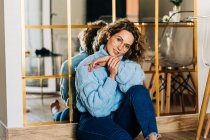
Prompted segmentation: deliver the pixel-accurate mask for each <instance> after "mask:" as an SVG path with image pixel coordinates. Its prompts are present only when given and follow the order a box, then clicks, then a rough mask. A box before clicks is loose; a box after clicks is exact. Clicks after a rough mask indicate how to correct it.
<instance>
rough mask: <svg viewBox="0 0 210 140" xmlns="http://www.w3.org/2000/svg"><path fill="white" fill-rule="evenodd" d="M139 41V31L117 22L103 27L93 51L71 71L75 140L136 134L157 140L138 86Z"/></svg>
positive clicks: (143, 93)
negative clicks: (76, 119)
mask: <svg viewBox="0 0 210 140" xmlns="http://www.w3.org/2000/svg"><path fill="white" fill-rule="evenodd" d="M143 43H144V41H143V39H142V36H141V34H140V32H139V30H138V28H137V27H136V26H135V25H134V24H133V23H132V22H130V21H129V20H126V19H121V20H118V21H116V22H115V23H112V24H110V25H108V26H106V27H105V28H104V29H103V30H102V31H101V32H100V34H99V36H98V40H97V41H96V43H95V45H96V49H97V48H98V47H100V49H99V51H98V52H95V53H94V54H93V55H90V56H89V57H87V58H86V59H84V60H83V61H82V62H81V63H80V64H79V66H78V68H77V71H76V83H75V84H76V85H75V86H76V90H77V93H78V95H77V104H76V105H77V108H78V110H79V111H80V112H82V113H81V117H80V121H79V126H78V131H77V136H78V138H79V139H80V140H88V139H90V140H92V139H97V140H98V139H102V140H107V139H110V140H112V139H113V140H119V139H120V140H122V139H125V140H131V139H133V138H135V137H136V136H137V135H138V134H139V132H140V131H142V132H143V135H144V137H145V138H146V139H149V140H156V139H157V138H158V137H159V134H158V131H157V126H156V118H155V113H154V108H153V105H152V103H151V100H150V96H149V93H148V91H147V90H146V89H145V87H143V86H142V83H143V80H144V78H145V75H144V72H143V71H142V69H141V67H140V65H139V64H138V63H137V62H138V61H139V60H142V58H143V53H144V46H143V45H144V44H143Z"/></svg>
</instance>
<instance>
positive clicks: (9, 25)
mask: <svg viewBox="0 0 210 140" xmlns="http://www.w3.org/2000/svg"><path fill="white" fill-rule="evenodd" d="M20 2H21V1H20V0H4V23H5V29H4V30H5V46H4V49H5V58H4V60H5V63H6V73H5V72H4V73H3V75H5V76H6V80H4V81H2V79H1V81H2V82H4V83H5V82H6V97H7V98H6V101H7V127H9V128H14V127H21V126H23V100H22V80H21V76H22V73H21V72H22V71H21V3H20ZM1 61H2V59H1Z"/></svg>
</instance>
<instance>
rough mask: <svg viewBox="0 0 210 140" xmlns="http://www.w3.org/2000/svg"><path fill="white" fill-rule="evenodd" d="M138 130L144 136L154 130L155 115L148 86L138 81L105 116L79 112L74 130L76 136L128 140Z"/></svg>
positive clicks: (155, 129)
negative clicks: (76, 128)
mask: <svg viewBox="0 0 210 140" xmlns="http://www.w3.org/2000/svg"><path fill="white" fill-rule="evenodd" d="M141 131H142V133H143V135H144V137H145V138H146V139H147V138H148V136H149V135H150V134H152V133H155V134H158V130H157V124H156V116H155V112H154V107H153V104H152V102H151V99H150V96H149V92H148V90H147V89H146V88H145V87H144V86H142V85H136V86H133V87H131V88H130V89H129V90H128V91H127V93H126V95H125V97H124V99H123V101H122V103H121V105H120V107H119V109H118V110H117V111H115V112H113V114H111V115H109V116H107V117H98V118H96V117H92V116H91V115H90V114H89V113H82V114H81V117H80V121H79V125H78V130H77V138H78V139H79V140H132V139H133V138H135V137H136V136H137V135H138V134H139V133H140V132H141Z"/></svg>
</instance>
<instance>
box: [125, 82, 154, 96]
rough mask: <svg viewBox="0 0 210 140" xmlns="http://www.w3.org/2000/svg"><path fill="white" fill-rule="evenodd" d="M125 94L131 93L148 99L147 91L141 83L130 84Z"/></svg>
mask: <svg viewBox="0 0 210 140" xmlns="http://www.w3.org/2000/svg"><path fill="white" fill-rule="evenodd" d="M126 94H128V95H131V96H133V97H136V96H137V97H140V98H142V99H145V98H148V99H150V95H149V91H148V90H147V89H146V88H145V86H143V85H135V86H132V87H131V88H130V89H129V90H128V92H127V93H126Z"/></svg>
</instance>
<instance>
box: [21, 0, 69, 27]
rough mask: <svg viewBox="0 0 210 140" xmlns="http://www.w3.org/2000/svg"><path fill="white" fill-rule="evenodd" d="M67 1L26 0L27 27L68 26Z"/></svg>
mask: <svg viewBox="0 0 210 140" xmlns="http://www.w3.org/2000/svg"><path fill="white" fill-rule="evenodd" d="M66 5H67V1H66V0H59V1H57V0H25V25H66V24H67V6H66Z"/></svg>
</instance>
